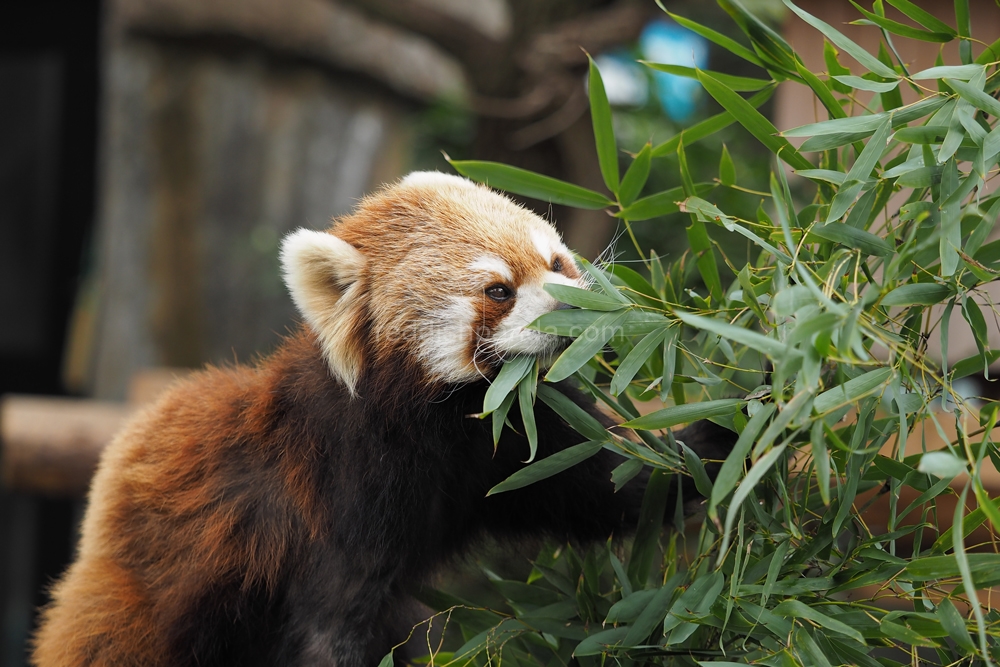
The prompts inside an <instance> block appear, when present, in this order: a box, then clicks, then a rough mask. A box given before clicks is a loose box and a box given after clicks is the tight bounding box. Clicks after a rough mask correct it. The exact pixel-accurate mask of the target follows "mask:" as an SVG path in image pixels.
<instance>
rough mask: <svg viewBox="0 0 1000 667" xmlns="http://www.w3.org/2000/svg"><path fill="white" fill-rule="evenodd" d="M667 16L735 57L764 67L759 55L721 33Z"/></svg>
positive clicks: (669, 13)
mask: <svg viewBox="0 0 1000 667" xmlns="http://www.w3.org/2000/svg"><path fill="white" fill-rule="evenodd" d="M667 14H668V15H669V16H670V18H672V19H673V20H674V21H676V22H677V23H678V24H680V25H682V26H684V27H685V28H687V29H688V30H690V31H691V32H693V33H695V34H698V35H701V36H702V37H704V38H705V39H707V40H708V41H710V42H714V43H716V44H718V45H719V46H721V47H722V48H724V49H725V50H727V51H729V52H730V53H732V54H733V55H735V56H739V57H740V58H743V59H744V60H746V61H748V62H751V63H753V64H754V65H757V66H758V67H763V66H764V62H763V61H762V60H761V59H760V58H758V57H757V54H755V53H754V52H753V51H751V50H750V49H748V48H747V47H745V46H743V45H742V44H740V43H739V42H736V41H735V40H732V39H730V38H729V37H726V36H725V35H723V34H722V33H721V32H716V31H715V30H712V29H711V28H708V27H706V26H703V25H701V24H700V23H695V22H694V21H692V20H690V19H686V18H684V17H683V16H678V15H677V14H673V13H671V12H667Z"/></svg>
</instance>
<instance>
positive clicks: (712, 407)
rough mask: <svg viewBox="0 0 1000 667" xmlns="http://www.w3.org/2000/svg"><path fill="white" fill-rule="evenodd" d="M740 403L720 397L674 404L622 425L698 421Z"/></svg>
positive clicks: (649, 426)
mask: <svg viewBox="0 0 1000 667" xmlns="http://www.w3.org/2000/svg"><path fill="white" fill-rule="evenodd" d="M742 403H743V401H741V400H739V399H737V398H720V399H716V400H714V401H702V402H700V403H685V404H684V405H674V406H671V407H669V408H663V409H662V410H657V411H656V412H651V413H649V414H648V415H643V416H642V417H638V418H636V419H632V420H630V421H627V422H625V423H624V424H622V426H623V427H625V428H634V429H644V430H654V429H661V428H670V427H672V426H677V425H678V424H687V423H690V422H694V421H698V420H699V419H708V418H709V417H722V416H724V415H731V414H732V413H733V412H734V411H736V410H737V409H738V408H739V406H740V405H741V404H742Z"/></svg>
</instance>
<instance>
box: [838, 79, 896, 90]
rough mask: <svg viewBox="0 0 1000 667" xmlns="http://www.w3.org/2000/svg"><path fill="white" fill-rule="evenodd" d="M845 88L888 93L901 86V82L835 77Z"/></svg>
mask: <svg viewBox="0 0 1000 667" xmlns="http://www.w3.org/2000/svg"><path fill="white" fill-rule="evenodd" d="M833 78H834V79H836V80H837V81H839V82H841V83H842V84H844V85H845V86H850V87H851V88H854V89H856V90H870V91H871V92H873V93H887V92H889V91H890V90H893V89H894V88H896V87H898V86H899V81H889V82H882V81H871V80H869V79H863V78H861V77H860V76H835V77H833Z"/></svg>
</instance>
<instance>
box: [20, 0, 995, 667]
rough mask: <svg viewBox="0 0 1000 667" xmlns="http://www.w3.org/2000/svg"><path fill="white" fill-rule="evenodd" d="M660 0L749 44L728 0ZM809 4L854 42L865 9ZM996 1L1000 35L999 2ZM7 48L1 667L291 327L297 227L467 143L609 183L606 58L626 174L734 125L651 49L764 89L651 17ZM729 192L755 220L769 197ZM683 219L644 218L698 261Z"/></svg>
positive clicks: (607, 2)
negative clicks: (290, 256) (249, 368)
mask: <svg viewBox="0 0 1000 667" xmlns="http://www.w3.org/2000/svg"><path fill="white" fill-rule="evenodd" d="M663 4H664V5H665V6H666V7H667V8H668V9H669V10H671V11H673V12H675V13H678V14H681V15H683V16H686V17H689V18H692V19H695V20H697V21H699V22H701V23H704V24H706V25H709V26H712V27H713V28H715V29H716V30H718V31H720V32H723V33H725V34H728V35H730V36H733V37H735V36H736V34H737V30H736V29H735V26H734V25H733V24H732V23H731V21H730V20H729V18H728V16H726V14H725V13H724V12H722V11H721V10H720V9H719V8H718V7H717V6H715V4H714V3H706V2H699V1H697V0H686V1H685V0H663ZM744 4H745V5H747V6H748V8H750V9H751V10H752V11H754V12H756V13H757V14H758V15H759V16H761V17H762V18H763V19H765V20H767V21H769V22H771V23H772V25H775V26H776V27H781V26H783V28H782V29H783V30H784V33H785V35H786V37H787V38H788V39H789V41H790V42H792V44H793V46H795V47H796V48H797V49H799V50H800V51H801V52H802V53H803V57H804V59H805V60H806V61H807V65H808V66H810V67H811V68H812V69H813V70H814V71H816V70H822V69H824V67H823V65H822V62H823V61H822V41H821V40H817V38H816V35H815V33H812V32H808V31H806V30H803V29H802V28H803V24H802V23H801V21H798V20H797V19H796V21H795V22H794V24H793V23H792V22H790V21H789V23H788V25H784V24H783V22H784V21H786V20H787V16H786V15H785V13H784V7H783V6H782V4H781V3H780V0H744ZM799 4H800V5H802V6H804V7H805V8H806V9H808V10H809V11H811V12H812V13H814V14H817V15H819V16H822V17H824V18H825V19H826V20H827V21H828V22H830V23H834V24H836V25H837V26H838V28H840V27H844V26H841V23H842V22H844V21H849V20H852V19H854V18H855V17H856V15H855V14H854V11H853V8H851V7H850V6H849V4H848V3H846V2H843V3H828V2H823V1H822V0H813V1H811V2H800V3H799ZM920 4H922V5H924V6H926V7H927V8H928V9H932V8H933V6H934V4H935V3H933V2H925V3H920ZM972 12H973V20H974V21H976V22H977V26H978V25H979V23H978V22H979V21H993V22H994V23H996V22H998V20H1000V18H998V16H997V14H1000V12H997V10H996V7H995V5H993V3H992V2H989V0H982V2H979V3H975V2H974V3H972ZM840 14H843V15H844V16H842V17H841V16H840ZM853 28H854V26H846V27H844V29H845V32H846V33H847V34H849V35H851V36H852V37H853V38H855V39H856V40H858V41H859V42H861V43H862V44H866V45H867V46H869V48H870V50H876V49H877V47H876V46H874V45H875V44H876V43H877V39H878V34H877V32H875V31H872V30H871V29H868V31H867V32H866V33H864V34H862V32H861V31H859V30H852V29H853ZM977 30H978V29H977ZM981 32H982V34H990V30H989V29H987V28H983V29H982V31H981ZM998 32H1000V25H998V26H997V27H994V28H993V30H992V33H993V34H996V33H998ZM0 35H2V38H0V394H6V395H7V396H6V397H5V398H4V399H3V400H2V401H0V434H2V442H0V447H2V449H0V455H2V459H0V466H2V467H0V480H2V481H0V666H8V665H9V666H17V665H23V664H25V642H26V638H27V636H28V635H29V633H30V630H31V627H32V624H33V622H34V613H35V609H36V608H37V606H38V605H40V604H43V603H44V602H45V599H46V598H45V589H46V586H47V585H48V584H49V583H50V582H51V581H52V580H53V578H54V577H56V576H58V574H59V573H60V572H61V571H62V569H63V568H64V567H65V566H66V564H67V563H68V561H69V559H70V557H71V554H72V549H73V544H74V540H75V538H76V530H77V523H78V521H79V518H80V516H81V513H82V508H83V500H82V498H83V495H84V493H85V491H86V486H87V481H88V479H89V475H90V473H91V471H92V469H93V465H94V460H95V458H96V452H97V451H98V450H99V449H100V447H101V446H102V445H103V443H104V442H106V440H107V438H108V437H109V435H110V434H111V433H113V432H114V430H115V429H116V428H117V426H118V424H119V423H120V420H121V418H122V417H123V416H124V415H125V414H127V413H128V412H129V411H130V410H131V409H133V408H134V407H135V406H136V405H139V404H141V403H142V402H144V401H146V400H148V398H149V397H150V396H152V395H155V393H156V391H157V390H158V389H159V388H161V387H162V386H163V384H164V382H165V381H166V379H169V378H170V377H173V376H174V375H175V374H176V373H179V372H183V371H182V369H185V368H197V367H200V366H202V365H203V364H205V363H216V364H224V363H231V362H233V361H241V362H248V361H252V360H253V358H254V357H255V355H258V354H266V353H267V352H268V351H269V350H271V349H273V348H274V346H275V345H276V343H277V342H278V341H279V339H280V337H281V336H282V335H283V333H284V332H285V331H286V330H287V329H288V328H289V327H291V326H293V325H294V322H295V314H294V312H293V308H292V304H291V302H290V300H289V299H288V297H287V295H286V293H285V290H284V287H283V285H282V284H281V280H280V275H279V269H278V262H277V247H278V243H279V240H280V238H281V237H282V235H283V234H285V233H286V232H287V231H289V230H291V229H294V228H297V227H300V226H305V227H312V228H324V227H326V226H328V224H329V221H330V219H331V218H332V217H336V216H338V215H341V214H344V213H345V212H347V211H349V210H350V209H351V208H352V206H353V205H354V203H355V202H356V201H357V200H358V199H359V198H360V197H362V196H363V195H364V194H365V193H366V192H370V191H372V190H373V189H375V188H377V187H379V186H380V185H381V184H383V183H387V182H392V181H394V180H395V179H397V178H399V177H400V176H401V175H403V174H405V173H407V172H409V171H411V170H414V169H437V170H440V171H451V170H450V168H449V166H448V164H447V162H446V161H445V159H444V157H443V155H442V153H443V152H444V153H447V154H448V155H450V156H451V157H453V158H456V159H484V160H497V161H502V162H506V163H509V164H514V165H517V166H521V167H525V168H528V169H532V170H534V171H538V172H541V173H545V174H548V175H550V176H555V177H557V178H562V179H565V180H567V181H571V182H573V183H577V184H580V185H583V186H586V187H590V188H592V189H598V190H603V185H602V179H601V175H600V171H599V169H598V165H597V159H596V153H595V151H594V146H593V140H592V134H591V124H590V117H589V113H588V109H587V96H586V90H585V72H586V63H587V60H586V54H585V52H584V50H586V52H589V53H590V54H592V55H594V56H595V57H596V58H597V61H598V64H599V67H600V68H601V71H602V74H603V76H604V79H605V84H606V87H607V90H608V94H609V97H610V98H611V101H612V103H613V105H615V109H616V115H615V129H616V134H617V136H618V140H619V144H620V148H621V149H622V151H623V153H622V158H623V164H627V163H628V158H627V156H626V154H625V152H636V151H638V150H639V149H640V148H641V147H642V145H643V144H645V143H646V142H647V141H652V142H653V143H654V144H656V143H659V142H662V141H664V140H666V139H669V138H670V137H671V136H673V135H674V134H676V133H677V132H678V131H680V130H681V129H683V128H684V127H686V126H688V125H691V124H694V123H696V122H698V121H699V120H702V119H704V118H706V117H707V116H709V115H711V114H714V113H718V112H719V111H720V109H719V108H718V107H717V106H716V105H715V104H714V102H712V101H711V99H706V97H707V96H706V95H704V93H703V91H702V90H700V88H699V87H698V85H697V84H693V83H692V82H691V81H690V80H687V79H680V78H677V77H672V76H670V75H666V74H659V73H658V74H656V75H655V76H654V75H653V73H652V71H651V70H649V69H647V68H645V67H643V66H641V65H637V64H635V60H636V59H637V58H641V59H647V60H651V61H656V62H668V63H672V64H679V65H686V66H697V67H701V68H709V69H713V70H719V71H723V72H727V73H732V74H742V75H747V76H761V74H762V73H761V72H759V71H754V68H753V67H752V66H750V65H748V64H747V63H746V62H744V61H741V60H739V59H737V58H735V57H734V56H732V55H731V54H729V53H728V52H726V51H723V50H721V49H718V48H717V47H715V46H714V45H713V44H710V43H709V42H707V41H705V40H704V39H702V38H700V37H698V36H697V35H694V34H693V33H691V32H688V31H686V30H684V29H683V28H681V27H680V26H678V25H676V24H674V23H673V22H672V21H671V20H669V18H668V17H667V16H666V15H665V14H664V13H663V12H662V11H661V10H660V9H659V8H658V7H657V6H656V5H655V4H654V3H653V2H651V1H647V0H283V1H282V2H273V1H272V0H73V1H72V2H71V1H68V0H36V1H35V2H32V3H22V4H21V6H20V7H18V8H16V9H13V8H10V9H7V10H6V11H5V18H4V21H3V23H2V25H0ZM935 55H936V53H934V52H931V53H929V54H919V53H914V54H913V57H914V58H915V59H916V60H917V61H919V60H920V59H921V58H924V57H926V58H928V59H929V61H928V63H927V64H926V65H925V66H930V64H933V58H934V56H935ZM810 59H812V60H811V61H810ZM811 99H812V97H811V94H809V93H807V92H804V91H796V90H795V89H791V88H788V84H784V85H783V86H782V87H780V88H779V92H778V94H777V95H776V97H775V98H773V100H772V102H769V103H768V104H767V105H765V106H764V107H762V110H763V111H764V113H765V114H767V115H770V116H772V117H773V118H775V119H776V120H775V122H776V124H777V125H778V127H779V128H787V127H791V126H794V125H799V124H803V123H807V122H812V121H814V120H822V119H824V118H825V115H822V114H821V113H820V111H819V110H818V109H815V108H813V106H812V102H811ZM804 100H807V102H805V104H802V101H804ZM723 144H725V145H726V146H727V150H728V152H729V153H730V154H731V155H732V157H733V160H734V162H735V165H736V170H737V177H738V180H739V183H740V185H741V186H742V187H743V188H745V189H747V190H750V191H752V190H766V189H767V174H768V169H769V166H770V165H769V163H768V158H767V154H766V152H765V151H763V150H762V149H761V148H760V147H759V146H758V145H757V143H756V142H755V140H753V138H752V137H750V135H749V134H747V133H746V132H744V131H743V130H742V128H740V127H739V126H732V127H730V128H729V129H728V130H726V131H725V132H723V133H720V134H717V135H713V137H711V138H709V139H708V140H705V141H702V142H700V143H698V144H695V145H693V146H690V147H688V161H689V162H690V163H691V166H692V170H693V171H694V177H695V179H696V180H701V181H705V180H709V181H710V180H712V179H713V178H714V177H715V176H717V174H718V164H719V157H720V155H721V151H722V147H723ZM678 184H679V179H678V176H677V165H676V160H675V159H673V158H670V157H668V158H664V159H661V160H659V161H657V162H656V163H654V171H653V175H652V176H651V178H650V182H649V185H648V186H647V188H648V189H649V190H650V191H658V190H661V189H665V188H668V187H674V186H676V185H678ZM715 200H716V201H717V202H718V203H719V205H720V206H721V207H722V208H724V209H725V210H727V212H731V213H734V214H736V215H739V216H742V217H754V215H755V214H754V212H755V211H756V209H757V206H758V205H759V203H760V196H759V195H756V194H753V193H752V192H749V193H748V192H744V191H740V190H734V189H726V190H725V191H720V192H718V197H715ZM525 203H526V204H527V205H529V206H531V207H533V208H535V209H536V210H537V211H538V212H539V213H541V214H542V215H544V216H546V217H549V218H550V219H553V220H554V221H555V222H556V224H557V225H558V226H559V228H560V229H561V230H562V232H563V234H564V236H565V237H566V240H567V242H568V244H569V246H570V247H572V248H575V249H576V250H578V251H579V252H580V254H582V255H584V256H586V257H591V258H593V257H596V256H598V255H600V254H601V253H604V255H603V256H604V257H605V258H612V257H614V258H617V260H618V261H630V260H634V259H636V256H635V251H634V250H633V249H632V246H631V243H628V242H621V243H616V239H617V237H618V234H619V233H620V232H621V231H622V230H620V229H618V228H617V227H616V221H615V219H613V218H611V217H609V216H607V215H606V214H605V213H604V212H601V211H597V212H594V211H577V210H570V209H565V208H562V207H558V206H549V205H547V204H544V203H540V202H537V201H525ZM684 224H685V220H684V218H683V217H679V216H671V217H667V218H663V219H657V220H651V221H649V222H645V223H640V224H638V225H637V226H636V229H637V234H638V235H639V236H640V239H639V240H640V242H641V244H642V245H643V246H644V247H647V248H653V249H655V250H656V251H657V252H659V253H660V254H663V255H667V256H677V255H678V254H679V253H682V252H683V251H684V250H685V248H686V239H685V235H684V233H683V226H684ZM719 241H720V243H723V244H726V243H730V242H731V240H729V239H726V238H725V237H724V236H720V238H719ZM732 251H733V253H734V254H733V255H732V256H733V257H739V256H740V252H742V253H743V254H744V255H745V253H746V250H745V248H743V246H741V245H737V246H735V247H733V248H732ZM727 254H728V253H727ZM737 268H738V267H737ZM969 346H970V347H971V349H973V350H974V349H975V348H974V343H972V342H971V339H970V341H969ZM955 354H956V356H958V357H961V356H965V355H963V354H962V353H961V351H960V350H958V349H957V348H956V351H955ZM965 354H968V352H966V353H965ZM28 394H30V395H33V396H34V397H33V398H29V397H26V396H24V395H28Z"/></svg>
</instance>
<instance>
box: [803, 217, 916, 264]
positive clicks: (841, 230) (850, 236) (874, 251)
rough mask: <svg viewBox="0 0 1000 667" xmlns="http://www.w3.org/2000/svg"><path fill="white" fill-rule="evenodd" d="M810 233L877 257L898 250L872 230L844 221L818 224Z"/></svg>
mask: <svg viewBox="0 0 1000 667" xmlns="http://www.w3.org/2000/svg"><path fill="white" fill-rule="evenodd" d="M810 233H812V234H815V235H816V236H818V237H820V238H823V239H826V240H828V241H835V242H837V243H842V244H843V245H846V246H849V247H851V248H857V249H858V250H860V251H862V252H863V253H865V254H866V255H874V256H876V257H889V256H890V255H892V254H893V253H895V252H896V249H895V248H893V247H892V246H891V245H889V243H888V242H887V241H886V240H885V239H883V238H881V237H879V236H875V235H874V234H872V233H871V232H866V231H865V230H863V229H856V228H854V227H851V226H850V225H845V224H844V223H842V222H828V223H827V224H825V225H817V226H816V227H813V228H812V229H811V230H810Z"/></svg>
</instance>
